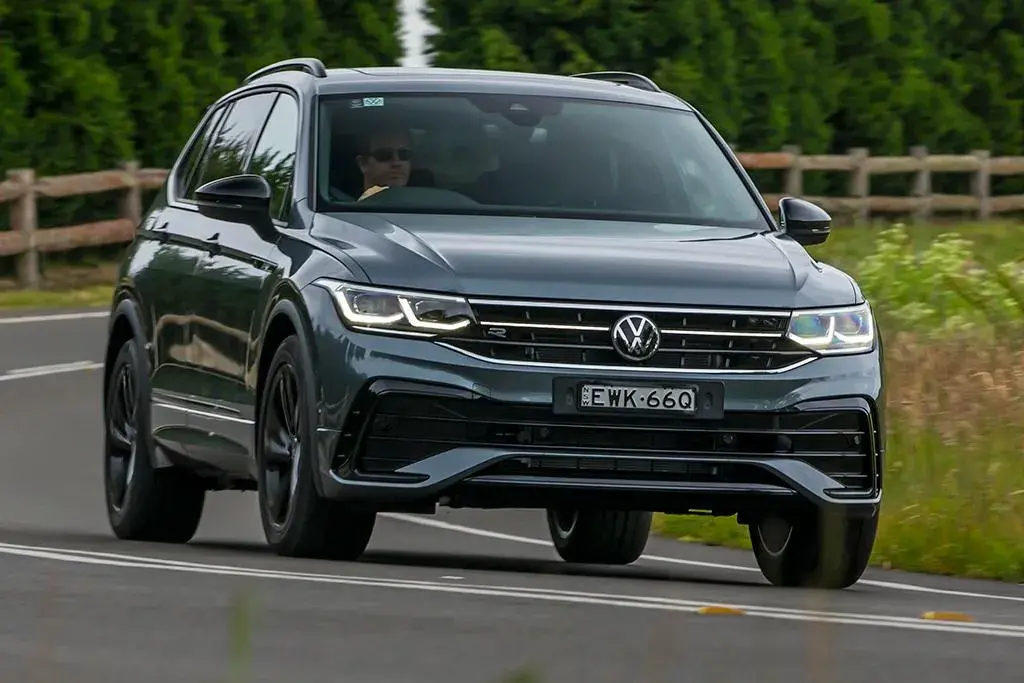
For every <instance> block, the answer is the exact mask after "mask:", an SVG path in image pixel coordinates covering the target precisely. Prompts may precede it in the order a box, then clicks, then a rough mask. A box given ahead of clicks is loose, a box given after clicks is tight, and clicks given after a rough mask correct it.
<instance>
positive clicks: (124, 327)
mask: <svg viewBox="0 0 1024 683" xmlns="http://www.w3.org/2000/svg"><path fill="white" fill-rule="evenodd" d="M118 297H119V298H118V300H117V302H116V303H115V304H114V307H113V310H112V311H111V313H110V322H109V324H108V326H107V347H106V349H105V351H104V354H103V395H104V396H106V395H107V390H108V386H109V383H110V368H111V365H113V363H114V360H115V359H116V358H117V354H118V352H119V351H120V350H121V347H122V346H124V344H125V342H127V341H129V340H131V339H135V340H137V341H138V342H139V345H140V346H141V347H142V348H141V349H140V350H141V351H142V352H143V354H142V356H143V359H144V361H145V364H146V372H145V373H144V375H145V376H144V377H143V381H145V382H146V385H147V388H148V384H149V369H150V364H151V359H150V356H149V348H148V344H146V342H145V339H146V336H145V332H144V331H143V325H142V316H141V314H140V313H139V306H138V304H137V303H136V301H135V300H134V299H133V298H132V297H131V295H129V294H127V293H125V292H122V293H120V294H119V295H118Z"/></svg>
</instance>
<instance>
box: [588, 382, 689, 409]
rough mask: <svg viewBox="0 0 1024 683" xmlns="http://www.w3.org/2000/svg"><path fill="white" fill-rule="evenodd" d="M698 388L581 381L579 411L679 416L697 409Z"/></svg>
mask: <svg viewBox="0 0 1024 683" xmlns="http://www.w3.org/2000/svg"><path fill="white" fill-rule="evenodd" d="M697 396H698V394H697V387H695V386H679V387H659V386H626V385H617V384H582V385H580V391H579V408H580V410H588V409H594V410H600V409H611V410H630V411H631V410H657V411H659V412H664V411H668V412H673V413H680V414H682V415H693V414H695V413H696V412H697Z"/></svg>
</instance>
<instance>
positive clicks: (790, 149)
mask: <svg viewBox="0 0 1024 683" xmlns="http://www.w3.org/2000/svg"><path fill="white" fill-rule="evenodd" d="M782 151H783V152H786V153H787V154H792V155H793V164H792V165H791V166H790V167H789V168H788V169H786V182H785V184H784V185H783V189H784V191H785V193H786V194H788V195H790V196H792V197H799V196H800V195H802V194H803V193H804V167H803V164H802V163H801V162H800V152H801V148H800V145H786V146H784V147H783V148H782Z"/></svg>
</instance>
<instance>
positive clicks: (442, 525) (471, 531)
mask: <svg viewBox="0 0 1024 683" xmlns="http://www.w3.org/2000/svg"><path fill="white" fill-rule="evenodd" d="M381 515H382V516H384V517H390V518H391V519H395V520H399V521H402V522H410V523H412V524H420V525H422V526H429V527H433V528H435V529H445V530H447V531H454V532H457V533H461V534H468V535H471V536H481V537H484V538H493V539H497V540H501V541H511V542H513V543H525V544H529V545H537V546H544V547H547V548H552V547H554V546H553V545H552V543H551V541H546V540H543V539H539V538H529V537H526V536H516V535H513V534H505V533H501V532H498V531H488V530H486V529H477V528H475V527H469V526H463V525H462V524H452V523H451V522H442V521H441V520H438V519H430V518H429V517H417V516H415V515H407V514H401V513H394V512H386V513H381ZM640 559H641V560H647V561H649V562H665V563H669V564H681V565H688V566H691V567H705V568H709V569H724V570H727V571H738V572H757V573H760V570H759V569H757V568H756V567H744V566H742V565H735V564H720V563H717V562H700V561H698V560H684V559H681V558H678V557H664V556H661V555H646V554H645V555H641V556H640ZM858 585H864V586H874V587H875V588H889V589H892V590H901V591H912V592H917V593H932V594H934V595H950V596H955V597H960V598H984V599H988V600H1007V601H1010V602H1021V603H1024V596H1013V595H996V594H992V593H973V592H969V591H957V590H949V589H944V588H931V587H928V586H918V585H915V584H911V583H901V582H897V581H877V580H873V579H861V580H860V581H859V582H858Z"/></svg>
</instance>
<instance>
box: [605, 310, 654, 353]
mask: <svg viewBox="0 0 1024 683" xmlns="http://www.w3.org/2000/svg"><path fill="white" fill-rule="evenodd" d="M659 346H661V332H659V331H658V326H657V325H655V324H654V321H653V320H651V319H650V318H648V317H647V316H646V315H639V314H637V313H631V314H629V315H626V316H623V317H621V318H619V320H618V322H616V323H615V325H614V326H613V327H612V347H613V348H614V349H615V350H616V351H617V352H618V354H619V355H620V356H622V357H623V358H625V359H626V360H632V361H643V360H647V359H648V358H650V357H651V356H653V355H654V354H655V353H657V352H658V347H659Z"/></svg>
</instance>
